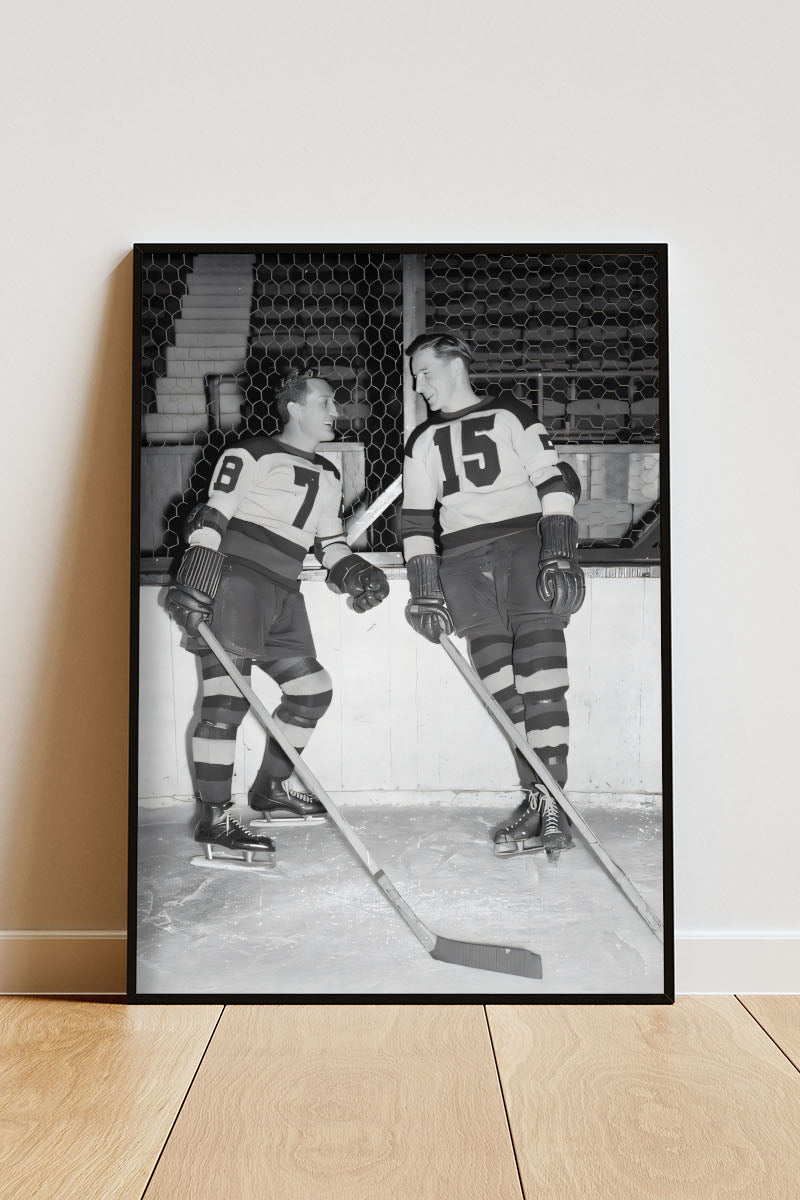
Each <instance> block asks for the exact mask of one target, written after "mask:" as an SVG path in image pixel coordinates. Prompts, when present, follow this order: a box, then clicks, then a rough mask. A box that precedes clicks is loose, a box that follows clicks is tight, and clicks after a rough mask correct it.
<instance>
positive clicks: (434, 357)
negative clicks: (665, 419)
mask: <svg viewBox="0 0 800 1200" xmlns="http://www.w3.org/2000/svg"><path fill="white" fill-rule="evenodd" d="M406 353H407V354H408V355H409V356H410V359H411V370H412V374H413V376H414V381H415V387H416V390H417V391H418V392H419V393H420V395H422V396H423V398H424V399H425V401H426V403H427V405H428V408H429V409H430V412H431V417H430V419H429V420H428V421H427V422H425V423H424V424H422V425H420V426H418V427H417V429H415V431H414V433H413V434H412V436H411V437H410V438H409V440H408V442H407V444H406V451H405V462H404V471H403V491H404V499H403V514H402V532H403V552H404V555H405V559H406V564H407V569H408V580H409V585H410V589H411V599H410V601H409V604H408V606H407V608H406V617H407V619H408V621H409V623H410V624H411V626H412V627H413V628H414V629H415V630H416V631H417V632H418V633H420V634H421V635H422V636H423V637H426V638H428V639H429V640H430V641H433V642H437V641H438V639H439V636H440V634H441V633H450V632H452V630H453V628H454V627H455V629H456V630H457V632H458V633H459V634H460V635H462V636H463V637H465V638H466V639H467V644H468V647H469V653H470V657H471V659H472V663H473V666H474V667H475V670H476V672H477V674H478V675H479V676H480V678H481V680H482V681H483V684H484V686H485V687H486V689H487V690H488V691H489V692H490V693H491V695H492V696H493V697H494V698H495V699H496V700H497V701H498V703H499V704H500V705H501V706H502V708H503V709H504V711H505V712H506V714H507V716H508V717H509V719H510V720H511V721H512V722H514V724H515V725H517V727H518V728H519V730H520V732H521V733H522V734H523V736H524V737H525V738H526V739H527V741H528V744H529V745H530V746H531V747H532V748H533V749H534V750H535V751H536V753H537V754H538V755H539V757H540V758H541V759H542V761H543V762H544V764H545V765H546V766H547V767H548V769H549V770H550V772H551V773H552V775H553V777H554V779H555V780H556V782H557V783H558V784H559V785H560V786H562V787H563V786H564V784H565V783H566V780H567V754H568V746H569V719H568V713H567V704H566V693H567V688H568V686H569V678H568V675H567V655H566V643H565V640H564V629H565V627H566V625H567V623H568V621H569V618H570V616H571V615H572V614H573V613H576V612H577V611H578V609H579V608H580V606H581V604H582V603H583V599H584V580H583V572H582V570H581V568H580V566H579V564H578V562H577V524H576V522H575V519H574V516H573V510H574V506H575V501H576V500H577V499H578V498H579V496H580V484H579V482H578V478H577V476H576V475H575V472H574V471H573V470H572V469H571V468H570V467H569V466H568V465H566V464H564V463H559V461H558V456H557V454H556V452H555V450H554V448H553V443H552V442H551V440H550V438H549V436H548V434H547V431H546V430H545V428H544V426H543V425H541V424H540V423H539V422H538V420H537V418H536V415H535V413H534V412H533V410H532V409H531V408H530V407H529V406H527V405H525V404H523V403H522V402H521V401H519V400H516V399H514V398H512V397H500V398H491V399H490V398H488V397H481V396H479V395H477V394H476V393H475V392H474V391H473V389H472V383H471V380H470V374H469V365H470V362H471V360H472V355H471V351H470V349H469V346H468V344H467V343H466V342H465V341H464V339H463V338H461V337H457V336H455V335H453V334H450V333H447V332H441V333H435V332H434V333H428V334H422V335H421V336H420V337H418V338H416V339H415V340H414V341H413V342H412V343H411V345H410V346H409V347H408V349H407V351H406ZM437 511H438V518H439V524H440V529H441V535H440V545H441V556H440V554H439V552H438V549H439V548H438V547H437V544H436V541H435V540H434V531H435V516H436V514H437ZM517 764H518V769H519V775H520V783H521V786H522V789H523V799H522V803H521V804H520V805H519V806H518V807H517V808H516V809H515V811H514V812H513V813H512V814H511V816H510V817H509V819H508V820H507V821H506V822H504V824H503V825H502V826H500V827H499V828H497V829H496V830H495V831H494V835H493V836H494V844H495V852H496V853H497V854H498V855H506V854H514V853H517V852H518V851H523V850H530V849H538V848H540V847H541V846H544V848H545V849H546V850H547V851H548V852H549V853H550V854H553V855H557V854H558V852H559V851H560V850H562V849H565V848H566V847H568V846H570V845H571V844H572V837H571V834H570V832H569V822H568V821H567V818H566V815H565V814H564V813H563V812H562V811H561V809H560V807H559V806H558V804H557V803H556V801H555V799H554V797H552V796H551V795H550V793H549V792H548V791H547V789H546V788H545V787H544V786H543V785H542V784H541V783H540V782H539V781H538V780H537V778H536V776H535V774H534V772H533V770H532V768H531V767H530V765H529V764H528V763H527V760H524V759H523V758H522V756H520V755H517Z"/></svg>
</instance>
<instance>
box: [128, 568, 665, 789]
mask: <svg viewBox="0 0 800 1200" xmlns="http://www.w3.org/2000/svg"><path fill="white" fill-rule="evenodd" d="M302 586H303V594H304V595H305V598H306V604H307V606H308V612H309V617H310V620H311V626H312V629H313V631H314V638H315V641H316V645H317V656H318V658H319V659H320V661H321V662H322V663H323V665H324V666H325V667H326V668H327V669H328V671H329V672H330V674H331V676H332V677H333V684H334V698H333V703H332V705H331V708H330V709H329V711H328V713H327V714H326V716H325V717H324V718H323V720H322V721H321V722H320V724H319V726H318V728H317V730H316V731H315V734H314V738H313V740H312V742H311V745H310V747H309V752H308V760H309V764H310V766H311V767H312V769H313V770H314V771H315V772H316V773H317V774H318V775H319V777H320V779H321V780H322V782H323V783H324V784H325V785H326V787H328V788H329V789H330V790H332V791H340V790H347V791H350V790H352V791H361V790H365V789H381V790H391V789H395V788H399V789H414V788H421V789H437V788H444V789H453V790H459V789H468V790H471V791H472V790H481V789H489V790H495V791H496V790H502V789H506V788H509V789H513V788H514V787H515V786H516V785H517V777H516V773H515V770H514V765H513V760H512V757H511V755H510V753H509V751H508V749H507V747H506V744H505V741H504V739H503V737H502V735H501V734H500V733H499V732H498V730H497V729H496V728H495V726H494V725H493V723H492V721H491V719H490V718H489V716H488V715H487V713H486V712H485V710H484V709H483V707H482V706H481V705H480V703H479V702H478V700H477V699H476V698H475V697H474V696H473V695H472V693H471V692H470V690H469V688H468V687H467V685H466V683H465V682H464V680H463V679H462V678H461V676H460V675H459V674H458V672H457V671H456V669H455V667H454V666H453V665H452V664H451V663H450V662H449V660H448V659H447V656H446V655H445V654H444V653H443V652H442V651H441V650H440V649H439V648H438V647H436V646H433V645H431V644H430V643H428V642H426V641H425V640H424V639H422V638H420V637H419V636H417V635H416V634H415V633H414V632H413V631H412V630H411V629H410V628H409V626H408V625H407V624H406V622H405V619H404V616H403V608H404V605H405V603H406V601H407V599H408V584H407V583H406V581H405V580H393V581H392V583H391V592H390V596H389V599H388V600H387V601H386V602H385V603H384V604H382V605H381V606H380V607H379V608H376V609H374V610H373V611H372V612H371V613H369V614H365V615H363V616H359V615H358V614H356V613H354V612H352V611H351V610H350V609H348V608H347V606H346V604H345V603H344V602H343V601H342V599H341V598H340V597H336V596H334V595H333V594H332V593H331V592H330V591H329V590H328V589H327V588H326V587H325V586H324V584H322V583H317V582H310V583H304V584H303V585H302ZM164 591H165V589H163V588H155V587H152V586H146V587H142V588H141V589H140V605H141V610H140V612H141V616H140V643H139V655H140V676H139V694H140V704H139V796H140V797H141V798H143V799H144V798H153V797H162V796H190V795H191V794H192V793H193V791H194V788H193V786H192V780H191V776H190V773H189V766H188V761H187V747H188V739H189V736H190V732H191V729H192V727H193V724H194V721H195V719H196V717H195V706H196V701H197V680H198V669H197V662H196V659H195V658H194V656H193V655H190V654H188V653H187V652H186V651H185V650H184V649H183V647H182V646H181V642H180V631H179V630H178V628H177V626H174V625H172V627H171V628H170V624H171V623H170V621H169V618H168V617H167V615H166V613H165V612H164V610H163V608H162V607H161V604H162V601H163V596H164ZM659 614H660V581H659V580H658V579H647V578H644V579H638V578H622V579H620V578H602V577H601V578H591V579H588V580H587V596H586V602H585V604H584V606H583V608H582V609H581V611H580V612H579V613H578V615H577V616H576V617H573V619H572V621H571V622H570V625H569V627H568V629H567V648H568V654H569V666H570V677H571V680H572V683H571V687H570V692H569V705H570V717H571V722H572V749H571V752H570V777H569V790H570V791H578V792H594V793H627V794H631V793H639V794H641V793H660V791H661V772H660V759H661V704H660V695H661V692H660V669H661V659H660V653H661V647H660V640H659V634H658V630H659ZM462 648H463V647H462ZM253 680H254V686H255V689H256V691H257V693H258V694H259V696H261V697H262V698H263V699H264V700H265V702H266V703H267V704H268V706H270V707H274V705H275V704H276V702H277V699H278V689H277V686H276V685H275V684H274V683H273V682H272V681H271V680H270V679H268V678H267V677H266V676H264V675H263V674H262V673H261V672H260V671H254V672H253ZM263 745H264V735H263V732H262V731H261V728H260V727H259V725H258V723H257V721H256V720H255V718H254V717H252V716H251V715H248V716H247V717H246V718H245V721H244V724H243V736H240V738H239V744H238V748H237V755H236V767H235V773H234V781H233V790H234V793H240V792H244V791H246V790H247V788H248V787H249V785H250V782H251V780H252V778H253V776H254V774H255V772H256V770H257V768H258V765H259V762H260V760H261V754H262V750H263Z"/></svg>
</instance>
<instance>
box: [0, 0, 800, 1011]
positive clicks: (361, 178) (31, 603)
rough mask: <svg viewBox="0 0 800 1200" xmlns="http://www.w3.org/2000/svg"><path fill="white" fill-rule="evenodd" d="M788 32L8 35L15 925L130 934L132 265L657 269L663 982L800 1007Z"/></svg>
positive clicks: (64, 23)
mask: <svg viewBox="0 0 800 1200" xmlns="http://www.w3.org/2000/svg"><path fill="white" fill-rule="evenodd" d="M798 32H800V30H798V16H797V9H796V6H790V5H789V4H784V3H777V2H774V0H772V2H770V0H768V2H767V3H763V2H762V3H758V4H756V3H752V2H747V3H743V2H741V0H733V2H731V0H726V2H723V0H707V2H704V3H698V2H697V0H672V2H671V3H669V4H661V5H655V4H641V3H639V2H636V0H607V2H606V3H604V4H593V3H589V2H588V0H564V2H563V3H560V4H553V3H550V2H549V0H548V2H546V3H545V2H544V0H506V2H505V3H502V4H499V5H489V4H487V3H485V2H482V0H442V2H441V3H438V4H430V3H428V2H427V0H404V2H403V3H402V4H400V3H391V2H389V3H385V4H380V5H376V4H372V3H367V2H366V0H340V2H339V3H337V4H329V5H323V4H322V3H319V2H318V0H295V3H293V4H278V3H276V2H275V0H230V3H228V4H226V5H224V6H220V5H218V4H211V3H210V2H209V0H192V3H191V4H190V3H189V2H188V0H175V2H174V3H170V4H163V3H155V2H154V0H137V3H136V4H133V3H130V2H125V0H123V2H121V3H118V4H114V5H109V4H106V3H102V2H101V0H74V2H73V3H70V4H58V3H55V0H49V2H48V0H45V2H44V3H42V4H38V5H33V6H23V5H16V6H13V7H11V8H8V9H7V11H6V13H5V20H4V39H3V48H2V55H3V63H2V70H1V71H0V80H2V87H3V90H4V97H3V111H4V122H3V131H2V134H1V135H0V136H1V137H2V143H0V161H2V163H3V169H4V177H5V186H4V188H3V190H2V196H1V197H0V205H1V206H2V222H0V230H1V231H2V232H1V233H0V238H1V239H2V256H3V279H4V288H3V291H2V297H1V298H0V305H2V310H1V312H0V330H2V334H3V338H4V353H3V382H4V405H3V444H4V447H5V452H4V454H3V483H4V511H3V521H2V523H0V529H2V534H1V535H0V536H2V546H0V558H1V560H2V562H3V563H4V565H5V573H6V579H11V580H12V581H13V582H12V583H11V584H7V586H6V587H5V588H3V589H2V592H0V621H2V628H3V629H4V630H5V638H4V648H3V668H4V669H3V673H2V683H1V684H0V739H2V741H1V742H0V749H1V750H2V761H3V763H4V765H5V778H4V787H3V789H2V798H0V804H1V805H2V811H1V812H0V816H1V817H2V821H3V829H4V835H5V836H4V838H3V846H4V848H3V851H2V856H1V858H0V880H1V881H2V882H0V930H5V931H16V932H17V933H18V934H19V935H20V937H21V938H22V939H25V938H29V940H30V944H31V946H34V939H33V937H32V934H33V933H36V932H37V931H38V932H43V931H47V930H51V931H52V930H56V931H58V930H69V931H73V932H79V931H87V930H88V931H92V930H94V931H97V930H101V931H103V930H106V931H109V930H110V931H114V930H119V929H120V928H121V927H122V926H123V925H124V920H125V899H126V890H125V839H126V797H125V775H126V770H125V764H126V727H127V715H126V714H127V685H126V669H127V643H126V638H127V625H128V617H127V579H126V571H127V536H128V469H129V466H128V464H129V451H128V431H129V421H130V410H129V397H130V369H129V354H130V335H129V323H130V317H131V302H130V284H131V271H130V260H129V257H128V254H129V247H130V245H131V243H132V242H133V241H135V240H139V241H165V242H168V241H174V242H201V241H208V242H211V241H215V240H222V241H227V242H248V241H267V240H269V241H282V242H287V243H291V242H293V241H301V240H303V241H313V242H321V243H325V242H347V241H358V242H369V241H371V240H378V241H398V242H403V241H448V242H453V243H465V242H471V243H479V244H480V243H487V242H502V241H520V242H534V241H539V242H562V241H594V242H609V241H620V242H622V241H657V242H662V241H665V242H668V243H669V245H670V255H671V257H670V273H671V304H670V333H671V347H672V349H671V368H672V412H671V423H672V434H673V441H672V449H673V463H672V466H673V474H672V484H673V506H672V514H673V536H674V551H675V571H674V592H673V601H674V624H673V632H674V643H675V658H674V670H673V682H674V701H675V747H676V753H675V815H676V824H675V835H676V841H675V847H676V861H677V869H676V879H675V898H676V912H677V928H678V932H679V935H681V936H682V937H683V938H684V939H685V943H684V941H682V942H681V943H680V945H679V955H678V986H679V988H683V989H684V990H687V989H688V990H692V989H694V990H703V989H709V990H713V989H715V988H721V989H723V990H724V989H728V990H732V989H734V988H736V989H740V990H754V991H756V990H759V988H760V987H761V986H762V985H764V986H770V987H775V986H777V987H784V988H791V987H798V988H800V977H799V974H800V967H798V963H799V962H800V955H798V953H797V950H798V947H799V944H798V940H797V939H798V931H799V930H800V916H799V915H798V910H799V909H800V896H799V895H798V883H797V867H796V859H797V846H798V845H800V806H798V805H797V803H796V801H795V797H794V786H793V782H794V777H795V774H796V771H795V754H794V750H795V745H796V741H797V732H796V724H797V721H796V715H795V713H796V708H797V700H796V691H797V688H796V675H797V665H796V664H797V662H798V649H799V647H798V639H799V637H800V634H799V633H798V622H797V619H796V615H795V614H796V608H797V604H796V601H797V595H798V564H797V555H796V552H795V551H794V546H793V539H792V538H791V537H789V538H787V523H788V522H794V519H795V515H796V512H797V499H798V496H797V486H796V479H797V469H796V464H795V461H794V447H795V446H796V444H797V438H796V437H795V436H794V435H795V433H796V430H797V422H798V417H797V402H796V398H795V396H796V386H797V385H796V382H795V376H794V364H793V359H792V354H793V347H794V345H795V343H796V336H797V302H796V289H797V279H798V277H800V271H799V270H798V267H799V266H800V264H799V263H798V255H799V254H800V250H799V249H798V245H799V244H798V239H797V238H796V236H795V225H796V219H797V212H798V211H799V208H798V199H800V197H798V174H797V172H798V168H797V165H796V154H795V153H794V149H793V148H794V142H795V130H796V121H797V70H796V62H795V47H796V45H797V36H798ZM789 528H790V529H791V528H792V525H789ZM87 944H88V942H87ZM26 945H27V943H26ZM684 945H686V946H689V945H691V947H693V950H692V953H691V954H689V953H688V952H685V951H684ZM698 946H699V947H700V952H699V953H695V950H696V948H697V947H698ZM709 946H710V947H712V948H715V953H714V954H712V953H708V952H706V951H707V948H708V947H709ZM728 947H730V948H731V949H730V952H729V950H728ZM716 951H718V952H719V953H716ZM26 954H27V951H26V952H25V953H22V952H20V955H17V956H16V957H14V956H12V957H11V958H8V959H5V958H4V959H3V962H5V961H9V962H11V961H12V958H13V962H14V963H15V964H20V963H23V964H24V963H26V962H28V961H34V960H35V958H36V956H35V954H34V953H33V950H32V951H31V954H30V955H27V957H26ZM764 964H766V966H765V965H764ZM20 972H21V973H20ZM39 978H40V976H37V975H36V973H35V971H33V972H32V973H31V972H29V973H28V974H26V973H25V969H23V967H21V966H20V967H19V969H18V967H17V966H15V967H14V968H13V971H12V970H10V969H9V972H6V973H4V975H3V978H0V986H2V985H4V986H5V987H6V988H13V987H18V986H36V982H37V981H38V980H39ZM115 982H117V981H116V980H113V979H110V980H109V983H108V986H114V984H115ZM71 984H72V985H74V984H75V980H74V978H73V979H71V980H69V981H65V984H64V986H66V987H69V986H70V985H71ZM78 984H79V981H78Z"/></svg>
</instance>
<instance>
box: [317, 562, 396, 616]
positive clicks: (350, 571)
mask: <svg viewBox="0 0 800 1200" xmlns="http://www.w3.org/2000/svg"><path fill="white" fill-rule="evenodd" d="M328 587H329V588H330V589H331V591H332V592H337V593H338V594H339V595H341V593H342V592H346V593H347V595H348V596H350V597H351V599H350V601H349V603H350V607H351V608H353V609H355V611H356V612H359V613H363V612H366V611H367V609H368V608H375V606H376V605H377V604H380V603H381V601H382V600H385V599H386V597H387V596H388V595H389V580H388V579H387V578H386V576H385V574H384V573H383V571H382V570H381V569H380V567H374V566H373V565H372V563H368V562H367V560H366V559H365V558H362V557H361V555H360V554H348V555H347V557H346V558H340V559H339V561H338V562H337V563H334V565H333V566H332V567H331V569H330V571H329V572H328Z"/></svg>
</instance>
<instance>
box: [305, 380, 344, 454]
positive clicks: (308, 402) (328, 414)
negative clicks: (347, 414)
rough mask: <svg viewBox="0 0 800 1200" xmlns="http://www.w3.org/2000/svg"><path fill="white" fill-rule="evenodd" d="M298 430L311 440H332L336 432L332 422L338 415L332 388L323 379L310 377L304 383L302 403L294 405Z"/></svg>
mask: <svg viewBox="0 0 800 1200" xmlns="http://www.w3.org/2000/svg"><path fill="white" fill-rule="evenodd" d="M295 412H296V419H297V424H298V427H299V428H300V430H301V431H302V432H303V433H304V434H305V435H306V436H307V437H308V438H309V439H310V440H312V441H314V442H315V443H316V442H332V441H333V439H334V438H335V436H336V434H335V432H334V428H333V423H334V421H335V420H336V418H337V416H338V410H337V408H336V401H335V400H334V398H333V388H332V387H331V385H330V384H329V383H326V382H325V380H324V379H311V380H310V381H309V382H308V384H307V385H306V395H305V399H304V401H303V403H302V404H298V405H297V407H296V410H295Z"/></svg>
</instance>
